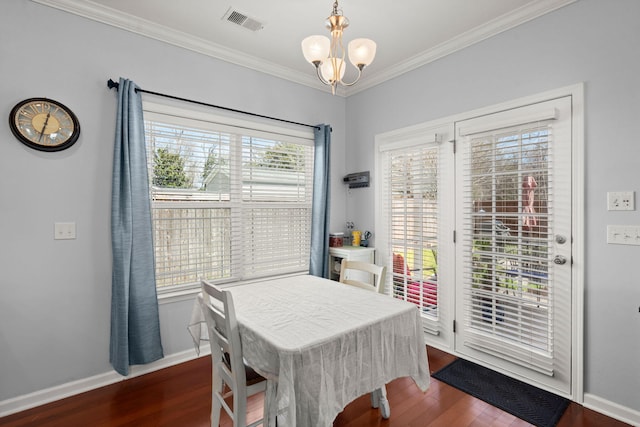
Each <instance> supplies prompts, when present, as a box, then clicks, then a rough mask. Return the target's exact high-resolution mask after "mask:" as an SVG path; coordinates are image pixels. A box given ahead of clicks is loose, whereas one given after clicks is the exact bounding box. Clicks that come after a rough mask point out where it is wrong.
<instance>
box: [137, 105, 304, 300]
mask: <svg viewBox="0 0 640 427" xmlns="http://www.w3.org/2000/svg"><path fill="white" fill-rule="evenodd" d="M160 110H162V108H160ZM192 117H195V118H192ZM222 120H224V119H222ZM222 120H220V118H216V120H212V119H211V118H209V117H208V116H203V115H202V114H195V113H194V114H193V115H190V112H189V111H184V110H180V111H179V114H176V111H175V109H171V113H170V114H168V113H165V112H158V107H151V108H150V109H149V111H145V126H146V135H145V137H146V143H147V148H148V155H147V156H148V164H149V179H150V187H151V193H152V194H151V197H152V215H153V228H154V236H155V249H156V254H155V255H156V276H157V278H156V279H157V286H158V289H159V290H162V289H168V288H171V289H175V288H176V287H183V286H192V285H193V284H196V283H197V282H199V280H200V279H201V278H203V279H208V280H211V281H218V282H229V281H238V280H244V279H251V278H257V277H266V276H272V275H278V274H286V273H292V272H304V271H306V270H308V264H309V245H308V238H307V236H308V235H309V233H310V220H311V196H312V193H313V188H312V171H313V134H311V133H310V132H304V133H303V132H292V131H291V130H287V129H274V128H273V127H267V126H260V125H256V124H255V123H246V122H245V123H240V125H233V124H228V123H222V122H221V121H222ZM250 126H251V127H250Z"/></svg>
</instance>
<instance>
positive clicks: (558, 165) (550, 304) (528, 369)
mask: <svg viewBox="0 0 640 427" xmlns="http://www.w3.org/2000/svg"><path fill="white" fill-rule="evenodd" d="M571 105H572V104H571V97H569V96H567V97H562V98H558V99H553V100H549V101H545V102H539V103H535V104H531V105H527V106H523V107H519V108H514V109H510V110H506V111H501V112H498V113H494V114H488V115H484V116H480V117H475V118H472V119H469V120H463V121H459V122H456V124H455V134H456V138H455V140H456V146H457V147H456V149H457V150H456V160H455V163H456V174H455V175H456V178H455V194H456V196H455V197H456V208H455V209H456V225H455V229H456V243H455V253H456V257H455V258H456V267H455V316H454V317H455V329H456V330H455V334H454V341H455V342H454V348H455V351H456V353H458V354H460V355H461V356H462V357H465V358H469V359H472V360H475V361H477V362H479V363H481V364H484V365H487V366H490V367H495V368H496V369H498V370H500V371H504V372H507V373H509V374H511V375H512V376H515V377H520V378H522V379H524V380H525V381H527V382H530V383H534V384H536V385H539V386H541V387H543V388H546V389H549V390H551V391H555V392H557V393H559V394H566V395H568V394H570V393H571V383H572V382H571V374H572V319H573V316H572V274H571V269H572V262H571V260H572V253H571V251H572V249H571V248H572V243H571V242H572V235H571V232H572V211H571V208H572V194H571V191H572V169H571V165H572V161H571V156H572V151H571V150H572V141H571V138H572V134H571V129H572V126H571V117H572V113H571Z"/></svg>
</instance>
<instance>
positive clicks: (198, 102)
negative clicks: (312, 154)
mask: <svg viewBox="0 0 640 427" xmlns="http://www.w3.org/2000/svg"><path fill="white" fill-rule="evenodd" d="M119 86H120V83H118V82H114V81H113V80H112V79H109V81H107V87H109V89H113V88H115V89H116V90H118V87H119ZM136 92H142V93H148V94H149V95H156V96H162V97H164V98H170V99H175V100H177V101H184V102H190V103H192V104H198V105H204V106H205V107H213V108H218V109H221V110H226V111H231V112H234V113H241V114H247V115H250V116H254V117H261V118H263V119H269V120H276V121H279V122H285V123H290V124H294V125H298V126H306V127H310V128H313V129H318V130H320V127H318V126H315V125H308V124H306V123H298V122H292V121H291V120H285V119H279V118H277V117H269V116H263V115H262V114H256V113H250V112H248V111H242V110H235V109H233V108H228V107H221V106H220V105H214V104H207V103H206V102H201V101H194V100H192V99H186V98H180V97H178V96H173V95H167V94H164V93H159V92H152V91H150V90H144V89H140V88H136Z"/></svg>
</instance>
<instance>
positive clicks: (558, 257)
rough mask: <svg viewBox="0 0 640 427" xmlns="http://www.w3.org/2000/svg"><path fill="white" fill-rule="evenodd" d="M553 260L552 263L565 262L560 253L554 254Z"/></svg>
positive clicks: (561, 263) (560, 263) (559, 263)
mask: <svg viewBox="0 0 640 427" xmlns="http://www.w3.org/2000/svg"><path fill="white" fill-rule="evenodd" d="M553 262H554V264H558V265H563V264H566V263H567V259H566V258H565V257H563V256H562V255H556V257H555V258H554V259H553Z"/></svg>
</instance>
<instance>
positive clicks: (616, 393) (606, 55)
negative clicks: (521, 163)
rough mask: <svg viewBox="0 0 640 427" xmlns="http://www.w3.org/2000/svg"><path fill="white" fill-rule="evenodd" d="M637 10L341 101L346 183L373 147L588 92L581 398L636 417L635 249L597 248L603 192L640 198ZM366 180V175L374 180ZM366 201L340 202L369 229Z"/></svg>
mask: <svg viewBox="0 0 640 427" xmlns="http://www.w3.org/2000/svg"><path fill="white" fill-rule="evenodd" d="M638 17H640V2H638V1H637V0H615V1H603V0H579V1H578V2H576V3H574V4H572V5H569V6H567V7H564V8H562V9H560V10H558V11H555V12H553V13H551V14H548V15H545V16H542V17H540V18H538V19H535V20H533V21H531V22H529V23H526V24H525V25H522V26H520V27H518V28H515V29H512V30H510V31H508V32H505V33H502V34H500V35H498V36H496V37H493V38H490V39H488V40H485V41H483V42H481V43H478V44H476V45H474V46H472V47H470V48H467V49H464V50H462V51H460V52H457V53H455V54H453V55H450V56H448V57H446V58H443V59H441V60H438V61H436V62H434V63H432V64H429V65H427V66H424V67H422V68H420V69H418V70H415V71H412V72H410V73H407V74H405V75H403V76H401V77H399V78H396V79H394V80H392V81H389V82H386V83H384V84H381V85H378V86H377V87H375V88H372V89H369V90H367V91H364V92H362V93H360V94H357V95H354V96H352V97H349V98H348V100H347V123H348V124H349V126H348V128H347V138H346V140H347V141H348V142H347V164H348V165H349V167H348V169H349V170H348V172H350V171H351V170H350V169H353V170H354V171H355V170H369V169H370V170H372V171H373V169H374V164H373V160H374V157H373V156H374V154H373V149H372V147H373V141H374V136H375V135H376V134H378V133H381V132H386V131H390V130H393V129H398V128H402V127H406V126H410V125H415V124H418V123H423V122H427V121H429V120H433V119H437V118H441V117H446V116H449V115H453V114H457V113H463V112H466V111H470V110H473V109H476V108H480V107H484V106H488V105H492V104H496V103H500V102H503V101H509V100H512V99H516V98H519V97H524V96H528V95H532V94H536V93H539V92H543V91H547V90H551V89H555V88H560V87H563V86H568V85H573V84H575V83H579V82H585V123H586V125H585V156H586V160H585V170H586V174H585V175H586V176H585V180H586V181H585V188H586V194H585V195H584V198H585V217H586V218H585V219H586V230H585V234H584V235H579V236H575V238H576V239H584V244H585V253H586V259H585V265H584V266H580V267H581V268H584V269H585V270H584V271H585V274H584V277H585V279H584V281H585V283H584V288H585V303H586V306H585V325H584V331H585V393H588V394H592V395H595V396H599V397H600V398H603V399H606V400H609V401H611V402H615V403H618V404H620V405H623V406H626V407H628V408H632V409H634V410H636V411H639V410H640V392H639V391H638V385H639V384H640V332H639V331H640V313H639V312H638V307H639V306H640V273H639V272H638V268H639V267H638V265H639V260H640V247H638V246H619V245H607V244H606V225H607V224H640V213H639V211H640V207H639V206H640V203H638V201H637V202H636V204H637V206H636V210H635V211H632V212H608V211H607V210H606V192H607V191H617V190H634V191H635V192H636V197H637V198H638V197H640V167H639V166H640V140H639V138H638V132H637V130H636V129H635V127H636V126H637V125H638V122H639V120H640V89H639V88H638V84H637V82H638V77H639V76H640V56H639V55H638V46H640V25H638ZM373 173H375V171H373ZM373 194H374V189H373V188H369V189H365V190H357V191H356V190H354V191H352V192H351V194H350V195H347V218H356V219H357V222H358V225H359V226H360V227H361V228H369V229H372V228H373V224H374V204H373V203H374V197H373Z"/></svg>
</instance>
